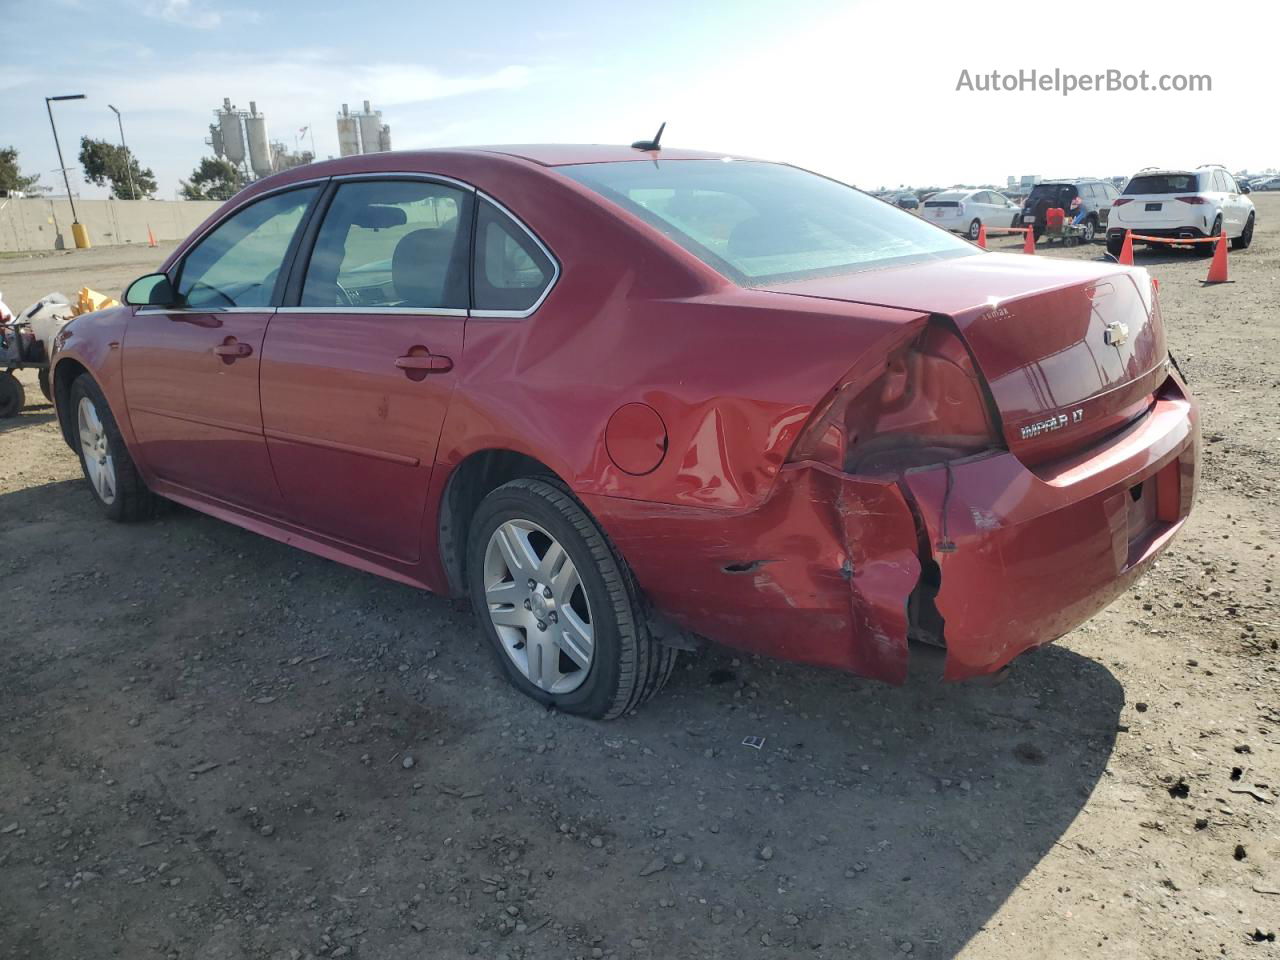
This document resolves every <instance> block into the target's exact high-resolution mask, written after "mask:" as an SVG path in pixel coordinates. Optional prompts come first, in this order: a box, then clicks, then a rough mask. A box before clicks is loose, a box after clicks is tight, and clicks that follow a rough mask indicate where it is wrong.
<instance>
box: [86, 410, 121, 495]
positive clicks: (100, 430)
mask: <svg viewBox="0 0 1280 960" xmlns="http://www.w3.org/2000/svg"><path fill="white" fill-rule="evenodd" d="M76 419H77V421H78V426H79V429H80V452H81V453H82V454H83V456H84V472H85V474H86V475H87V476H88V478H89V482H90V483H91V484H93V489H94V490H95V491H96V492H97V494H98V497H99V498H100V499H101V500H102V502H103V503H105V504H107V505H110V504H112V503H114V502H115V499H116V465H115V460H114V459H113V458H112V456H111V446H110V443H109V441H108V439H107V431H106V429H105V428H104V427H103V426H102V419H101V418H100V417H99V416H98V409H97V407H95V406H94V404H93V401H92V400H90V399H89V398H88V397H81V398H80V405H79V407H78V408H77V410H76Z"/></svg>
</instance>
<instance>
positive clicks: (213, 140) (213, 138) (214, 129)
mask: <svg viewBox="0 0 1280 960" xmlns="http://www.w3.org/2000/svg"><path fill="white" fill-rule="evenodd" d="M209 146H211V147H213V155H214V156H215V157H217V158H219V159H221V158H222V157H223V156H224V155H225V154H226V151H225V150H224V149H223V148H222V128H221V127H219V126H218V125H217V124H216V123H211V124H209Z"/></svg>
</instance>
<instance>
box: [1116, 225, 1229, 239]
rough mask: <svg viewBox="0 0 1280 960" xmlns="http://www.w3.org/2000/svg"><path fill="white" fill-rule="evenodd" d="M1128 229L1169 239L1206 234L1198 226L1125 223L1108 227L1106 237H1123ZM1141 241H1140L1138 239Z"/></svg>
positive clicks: (1149, 235)
mask: <svg viewBox="0 0 1280 960" xmlns="http://www.w3.org/2000/svg"><path fill="white" fill-rule="evenodd" d="M1126 230H1129V231H1132V232H1133V233H1135V234H1137V235H1138V236H1142V237H1165V238H1168V239H1170V240H1176V239H1179V238H1183V239H1187V240H1199V239H1203V238H1204V237H1206V236H1208V234H1206V233H1205V232H1204V231H1203V230H1201V229H1200V228H1199V227H1192V226H1177V227H1144V226H1142V225H1141V224H1132V225H1125V226H1120V227H1109V228H1108V229H1107V237H1108V238H1114V239H1120V240H1123V239H1124V234H1125V231H1126ZM1138 242H1139V243H1141V242H1142V241H1138Z"/></svg>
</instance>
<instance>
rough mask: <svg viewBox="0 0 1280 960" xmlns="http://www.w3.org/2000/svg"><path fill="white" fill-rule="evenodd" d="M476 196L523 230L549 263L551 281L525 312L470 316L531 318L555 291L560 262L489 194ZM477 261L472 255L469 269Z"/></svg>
mask: <svg viewBox="0 0 1280 960" xmlns="http://www.w3.org/2000/svg"><path fill="white" fill-rule="evenodd" d="M476 196H477V197H479V198H480V199H481V200H487V201H488V202H489V203H491V204H493V205H494V206H495V207H497V208H498V209H499V210H501V211H502V212H503V213H504V214H506V216H507V217H508V218H509V219H510V220H511V222H512V223H514V224H515V225H516V226H518V227H519V228H520V229H521V230H523V231H524V232H525V234H526V235H527V236H528V237H529V239H531V240H532V241H533V242H534V244H536V245H537V247H538V249H539V250H541V251H542V253H543V255H544V256H545V257H546V258H547V259H548V260H549V261H551V271H552V272H551V279H550V280H548V281H547V284H546V286H544V287H543V288H542V294H541V295H540V296H539V297H538V299H537V300H535V301H534V302H533V305H532V306H531V307H529V308H528V309H527V310H472V311H471V316H472V317H477V318H480V319H495V320H523V319H524V318H525V317H529V316H532V315H533V313H534V312H535V311H536V310H537V309H538V308H539V307H540V306H542V302H543V301H544V300H546V299H547V297H548V296H550V294H551V291H552V290H553V289H555V285H556V282H557V281H558V280H559V279H560V274H561V269H560V261H559V260H558V259H557V258H556V255H555V254H554V253H552V252H551V249H550V248H549V247H548V246H547V245H546V244H545V243H543V242H542V239H541V238H540V237H539V236H538V235H537V234H536V233H534V232H533V231H532V230H531V229H529V226H528V225H527V224H526V223H525V222H524V221H523V220H521V219H520V218H519V217H517V216H516V215H515V214H514V213H512V212H511V211H510V210H508V209H507V208H506V207H505V206H503V205H502V204H501V203H499V202H498V201H497V200H495V199H494V198H493V197H491V196H489V194H487V193H485V192H484V191H483V190H477V191H476ZM479 239H480V238H479V237H476V238H475V239H474V241H473V242H474V243H476V245H477V247H478V245H479ZM477 259H478V258H477V257H476V256H474V255H473V256H472V262H471V268H472V269H473V270H474V269H475V268H476V265H477V263H476V262H477ZM474 290H475V283H474V282H473V283H472V295H473V296H474Z"/></svg>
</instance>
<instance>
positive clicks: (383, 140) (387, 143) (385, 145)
mask: <svg viewBox="0 0 1280 960" xmlns="http://www.w3.org/2000/svg"><path fill="white" fill-rule="evenodd" d="M390 149H391V128H390V127H389V126H387V125H386V124H385V123H384V124H383V125H382V129H381V130H379V131H378V150H379V151H380V152H382V153H386V152H388V151H389V150H390Z"/></svg>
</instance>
